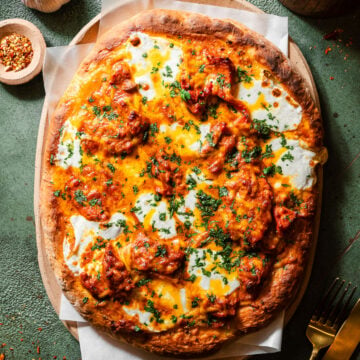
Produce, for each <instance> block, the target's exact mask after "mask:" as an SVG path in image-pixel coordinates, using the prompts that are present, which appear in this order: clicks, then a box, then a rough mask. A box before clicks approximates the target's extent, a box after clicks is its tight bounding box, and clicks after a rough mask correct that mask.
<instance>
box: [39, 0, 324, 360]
mask: <svg viewBox="0 0 360 360" xmlns="http://www.w3.org/2000/svg"><path fill="white" fill-rule="evenodd" d="M187 1H188V2H194V3H200V4H205V5H217V6H219V5H221V6H223V7H231V8H236V9H241V10H247V11H252V12H255V13H264V12H263V11H262V10H260V9H259V8H257V7H256V6H254V5H252V4H250V3H248V2H247V1H245V0H196V1H194V0H187ZM102 16H104V17H106V16H107V14H103V15H102ZM100 18H101V14H99V15H97V16H96V17H95V18H93V19H92V20H91V21H90V22H89V23H88V24H87V25H85V26H84V27H83V28H82V29H81V30H80V31H79V32H78V34H77V35H76V36H75V37H74V39H73V40H72V41H71V42H70V44H69V45H76V44H87V43H93V42H95V41H96V38H97V33H98V29H99V23H100ZM289 58H290V60H291V62H292V63H293V64H294V65H295V66H296V68H297V70H298V72H299V73H300V74H301V75H302V77H303V78H304V79H305V81H306V83H307V85H308V88H309V90H310V92H311V95H312V97H313V99H314V101H315V103H316V105H317V107H318V108H319V109H320V102H319V95H318V92H317V90H316V86H315V82H314V79H313V76H312V74H311V71H310V68H309V65H308V64H307V62H306V60H305V58H304V56H303V54H302V53H301V51H300V49H299V48H298V46H297V45H296V44H295V43H294V41H293V40H292V39H291V38H289ZM48 122H49V117H48V105H47V99H46V97H45V101H44V105H43V109H42V113H41V118H40V123H39V131H38V138H37V146H36V158H35V179H34V214H35V225H36V243H37V249H38V262H39V268H40V273H41V277H42V281H43V283H44V286H45V290H46V293H47V295H48V297H49V299H50V302H51V304H52V306H53V307H54V309H55V311H56V313H57V314H59V312H60V301H61V288H60V286H59V284H58V282H57V280H56V278H55V275H54V273H53V270H52V268H51V266H50V264H49V261H48V259H47V256H46V252H45V246H44V242H43V230H42V227H41V219H40V182H41V173H42V169H41V164H42V159H43V154H44V140H45V138H46V134H47V131H48ZM318 184H319V189H322V170H321V169H320V171H319V172H318ZM320 209H321V191H320V194H319V204H318V207H317V214H316V218H315V221H314V239H313V242H312V247H311V250H310V254H309V261H308V264H307V267H306V271H305V276H304V278H303V282H302V284H301V286H300V288H299V290H298V292H297V294H296V297H295V300H294V301H293V302H292V303H291V304H290V306H289V308H288V309H287V310H286V313H285V323H287V322H288V321H289V320H290V319H291V317H292V315H293V314H294V312H295V311H296V308H297V307H298V305H299V303H300V301H301V299H302V297H303V295H304V292H305V290H306V287H307V284H308V282H309V278H310V274H311V269H312V265H313V261H314V256H315V250H316V243H317V237H318V231H319V222H320ZM63 323H64V325H65V327H66V328H67V329H68V330H69V331H70V332H71V334H72V335H73V336H74V337H75V338H76V339H77V340H78V339H79V337H78V332H77V325H76V322H75V321H63ZM236 359H237V360H240V359H245V357H237V358H236Z"/></svg>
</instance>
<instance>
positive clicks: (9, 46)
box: [0, 33, 34, 71]
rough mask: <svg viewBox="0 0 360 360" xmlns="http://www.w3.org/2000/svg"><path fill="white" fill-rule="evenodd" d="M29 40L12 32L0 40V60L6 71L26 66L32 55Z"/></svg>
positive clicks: (17, 69)
mask: <svg viewBox="0 0 360 360" xmlns="http://www.w3.org/2000/svg"><path fill="white" fill-rule="evenodd" d="M33 53H34V52H33V48H32V45H31V41H30V40H29V39H28V38H27V37H26V36H24V35H20V34H17V33H12V34H10V35H6V36H4V37H3V38H2V39H1V41H0V61H1V62H2V64H3V65H4V66H5V70H6V71H19V70H22V69H24V68H26V67H27V66H28V65H29V64H30V62H31V60H32V57H33Z"/></svg>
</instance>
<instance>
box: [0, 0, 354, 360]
mask: <svg viewBox="0 0 360 360" xmlns="http://www.w3.org/2000/svg"><path fill="white" fill-rule="evenodd" d="M251 2H252V3H253V4H255V5H257V6H258V7H260V8H262V9H264V10H265V11H267V12H269V13H273V14H278V15H283V16H289V31H290V35H291V36H292V38H293V39H294V40H295V42H296V43H297V44H298V45H299V47H300V49H301V50H302V52H303V54H304V55H305V57H306V59H307V60H308V62H309V65H310V68H311V70H312V72H313V75H314V78H315V82H316V84H317V87H318V91H319V94H320V100H321V106H322V113H323V119H324V126H325V134H326V140H325V141H326V146H327V147H328V149H329V161H328V163H327V165H326V166H325V176H324V178H325V184H324V194H323V195H324V200H323V210H322V216H321V226H320V236H319V242H318V249H317V255H316V258H315V263H314V268H313V273H312V276H311V279H310V284H309V287H308V289H307V292H306V293H305V296H304V298H303V301H302V303H301V304H300V306H299V308H298V310H297V312H296V314H295V316H294V317H293V319H292V320H291V321H290V323H289V325H288V326H287V327H286V330H285V335H284V339H283V351H282V352H281V353H278V354H273V355H266V356H257V357H256V359H265V358H266V359H304V358H307V357H308V356H309V353H310V349H311V347H310V344H309V343H308V341H307V340H306V338H305V328H306V324H307V322H308V320H309V318H310V316H311V313H312V311H313V308H314V306H315V304H316V303H317V301H318V300H319V298H320V296H321V294H322V293H323V291H324V289H325V288H326V286H327V285H328V284H329V282H330V281H331V279H332V278H333V277H334V276H336V275H340V276H343V277H344V278H346V279H348V280H351V281H355V282H356V281H357V282H359V274H360V265H359V259H360V241H359V240H358V241H356V239H357V238H356V234H357V233H358V232H359V227H360V221H359V217H360V206H359V204H360V159H358V158H357V156H359V151H360V139H359V133H360V131H359V130H360V119H359V115H358V109H359V105H360V98H359V97H360V71H359V68H360V54H359V51H360V49H359V48H360V40H359V29H360V22H359V16H360V13H359V11H352V12H351V13H350V14H348V15H346V16H343V17H340V18H332V19H321V20H317V19H310V18H304V17H299V16H297V15H294V14H292V13H291V12H289V11H288V10H287V9H286V8H284V7H283V6H282V5H281V4H280V3H278V1H277V0H270V1H261V0H252V1H251ZM99 11H100V1H99V0H72V1H71V2H70V3H69V4H67V5H65V6H63V8H62V9H61V10H60V11H58V12H56V13H53V14H42V13H40V12H37V11H34V10H30V9H27V8H26V7H24V6H23V5H22V3H21V2H20V0H0V20H3V19H7V18H14V17H20V18H23V19H26V20H29V21H31V22H33V23H34V24H35V25H37V26H38V27H39V29H40V30H41V32H42V33H43V35H44V37H45V40H46V43H47V45H48V46H57V45H66V44H68V43H69V42H70V40H71V39H72V38H73V36H74V35H75V34H76V33H77V32H78V31H79V30H80V29H81V27H82V26H83V25H85V24H86V23H87V22H88V21H89V20H90V19H91V18H93V17H94V16H95V15H96V14H98V12H99ZM336 28H341V29H343V30H344V31H343V33H342V34H341V36H340V38H341V39H342V42H339V41H325V40H323V35H324V34H326V33H328V32H331V31H333V30H334V29H336ZM351 38H352V45H350V46H346V43H348V41H349V40H350V39H351ZM348 45H349V44H348ZM328 46H330V47H331V48H332V51H330V52H329V53H328V54H327V55H326V54H325V52H324V51H325V49H326V48H327V47H328ZM344 57H346V60H345V59H344ZM331 76H332V77H334V80H330V77H331ZM43 100H44V88H43V83H42V77H41V75H39V76H37V77H36V78H35V79H34V80H32V81H31V82H29V83H28V84H26V85H20V86H16V87H11V86H6V85H0V146H1V150H0V153H1V155H2V156H1V162H0V163H1V172H0V199H1V200H0V215H1V216H0V228H1V230H2V231H1V238H0V244H1V247H0V294H1V295H0V323H1V325H0V353H1V352H4V353H5V354H6V359H33V358H35V359H39V357H41V358H42V359H53V358H54V356H57V358H58V359H62V358H63V356H66V359H80V350H79V345H78V343H77V341H76V340H75V339H74V338H73V337H72V336H71V335H70V333H69V332H68V331H67V330H66V328H65V327H64V326H63V325H62V323H61V322H60V321H59V320H58V318H57V315H56V314H55V312H54V310H53V308H52V307H51V304H50V302H49V300H48V298H47V295H46V293H45V290H44V287H43V284H42V281H41V277H40V272H39V269H38V264H37V250H36V242H35V228H34V222H33V177H34V159H35V145H36V136H37V129H38V123H39V119H40V113H41V108H42V104H43ZM357 236H359V234H357ZM347 248H348V251H347V252H346V254H345V255H343V254H344V252H345V249H347ZM358 295H359V293H358ZM38 328H42V330H41V331H39V330H38ZM21 339H23V340H21ZM2 343H6V346H4V347H3V348H1V344H2ZM37 346H40V355H39V354H37V351H36V348H37ZM10 348H13V350H10ZM358 357H359V358H360V356H359V351H358V352H357V355H356V354H355V355H354V356H353V359H355V358H358Z"/></svg>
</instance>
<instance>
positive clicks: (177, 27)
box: [40, 9, 323, 356]
mask: <svg viewBox="0 0 360 360" xmlns="http://www.w3.org/2000/svg"><path fill="white" fill-rule="evenodd" d="M132 31H146V32H150V33H154V34H156V33H159V34H165V35H166V34H169V35H179V34H182V35H183V36H190V37H197V38H201V37H206V36H214V37H216V38H218V39H222V40H224V41H230V42H231V46H235V47H236V46H238V45H242V46H251V47H253V48H255V50H256V52H255V56H256V59H257V60H258V61H259V62H260V63H262V64H263V65H264V66H266V67H268V68H269V70H270V71H271V72H272V73H273V74H275V75H276V76H277V77H278V79H279V80H280V81H281V82H282V83H283V84H284V85H285V86H286V87H287V88H288V90H289V91H290V93H291V94H292V95H293V96H294V98H295V99H296V100H297V101H298V103H299V104H300V105H301V106H302V108H303V111H304V112H306V113H307V114H308V116H309V118H310V122H311V126H312V127H313V129H315V130H316V134H317V136H316V141H315V142H314V144H310V146H313V147H316V148H319V147H320V146H321V145H322V137H323V135H322V126H321V118H320V114H319V111H318V109H317V108H316V106H315V104H314V102H313V100H312V98H311V96H310V92H309V90H308V89H307V88H306V86H305V83H304V81H303V80H302V78H301V77H300V76H299V75H298V73H297V72H296V70H295V68H294V66H293V65H292V64H291V63H290V61H289V59H287V58H286V57H285V56H284V55H283V54H282V53H281V52H280V50H279V49H277V48H276V47H275V46H274V45H273V44H271V43H270V42H269V41H267V40H266V39H265V38H264V37H262V36H261V35H259V34H257V33H255V32H253V31H251V30H249V29H248V28H246V27H245V26H243V25H241V24H238V23H234V22H232V21H231V22H230V21H222V20H216V19H211V18H208V17H206V16H203V15H199V14H193V13H185V12H179V11H170V10H160V9H156V10H150V11H145V12H142V13H140V14H139V15H137V16H136V17H134V18H132V19H130V20H128V21H126V22H124V23H122V24H120V25H118V26H117V27H115V28H114V29H112V30H111V31H110V32H108V33H107V34H105V35H104V36H103V37H102V38H101V39H100V40H99V41H98V43H97V45H96V46H95V48H94V50H93V51H92V52H91V54H90V55H89V56H88V57H87V58H86V59H85V60H84V61H83V63H82V65H81V66H80V68H79V70H78V72H77V76H79V77H80V78H81V77H83V76H86V71H87V69H88V66H89V65H90V64H92V63H96V62H97V61H99V60H101V58H102V57H103V56H105V55H106V53H107V52H108V51H111V49H113V48H115V47H117V46H119V45H120V44H121V43H122V42H124V41H125V40H126V39H127V38H128V36H129V34H130V33H131V32H132ZM71 92H72V89H71V85H70V87H69V88H68V90H67V93H71ZM63 98H64V97H63ZM66 111H67V109H66V103H65V102H64V101H60V103H59V105H58V106H57V108H56V110H55V113H54V115H53V116H52V119H51V123H50V125H49V128H48V131H47V136H46V146H45V152H44V156H43V163H42V181H41V194H40V215H41V226H42V230H43V243H44V246H45V248H46V253H47V256H48V258H49V260H50V263H51V266H52V268H53V269H54V272H55V275H56V277H57V279H58V281H59V283H60V286H61V287H62V289H63V290H64V293H65V295H66V296H67V297H68V299H69V300H70V302H71V303H72V304H73V305H74V306H75V307H76V308H77V310H78V311H79V312H80V314H81V315H82V316H83V317H84V318H85V319H87V320H89V321H90V322H91V323H92V324H93V325H95V326H96V327H98V328H101V329H102V330H104V331H105V332H107V333H109V334H110V335H112V336H114V334H111V331H110V329H109V325H110V324H107V323H106V321H104V320H103V319H102V318H101V317H100V316H99V315H98V314H97V313H95V312H93V309H92V308H91V307H90V306H89V305H88V304H83V303H82V302H81V301H79V299H81V297H82V294H83V293H84V294H85V292H84V290H83V289H82V288H81V287H79V286H78V283H77V282H76V281H74V280H73V276H72V274H71V273H70V271H69V270H68V269H67V268H66V266H65V265H64V264H63V262H62V261H59V260H61V259H62V253H61V252H60V251H59V248H58V246H56V244H57V243H58V241H62V239H59V236H57V226H58V225H57V223H58V218H59V216H61V214H59V213H58V211H57V209H56V207H55V206H54V202H55V197H54V195H53V191H52V187H51V183H50V181H51V169H50V165H49V161H48V159H49V156H50V153H51V150H52V147H53V146H56V144H57V139H58V132H59V129H60V127H61V126H62V123H63V121H64V119H65V118H66ZM318 171H321V169H318ZM321 190H322V189H321V188H319V187H318V186H317V187H316V189H315V191H314V192H315V194H318V193H319V192H320V191H321ZM315 196H316V195H315ZM298 226H301V227H302V230H301V231H299V232H298V233H297V239H295V241H294V243H293V245H292V246H289V250H291V247H296V248H298V249H299V250H298V253H300V254H301V256H300V257H299V258H298V259H296V265H295V264H294V266H289V267H288V268H287V269H286V270H285V271H284V270H283V269H281V271H280V270H279V271H276V272H275V274H274V281H271V283H268V284H267V286H265V287H264V291H263V293H262V294H261V295H260V298H261V302H262V303H261V304H260V302H259V306H258V307H253V306H252V307H245V308H242V309H241V312H240V314H241V318H242V319H245V321H244V322H243V324H242V325H240V329H239V332H247V331H250V330H253V329H256V328H258V327H261V326H263V325H265V324H267V323H268V322H269V321H270V320H271V319H272V318H273V317H274V315H275V314H276V313H277V311H278V310H280V309H282V308H285V307H287V306H288V305H289V303H290V302H291V299H293V297H294V295H295V294H296V292H297V289H298V288H299V285H300V282H301V279H302V276H303V272H304V268H305V266H306V259H307V254H308V250H309V247H310V246H311V243H312V241H313V239H312V235H313V231H312V219H307V220H306V221H303V222H302V223H301V224H300V225H298ZM315 226H318V224H315ZM84 296H85V295H84ZM247 312H249V313H250V315H249V316H247ZM254 319H256V321H255V322H254ZM246 320H248V322H246ZM173 336H174V334H173V333H172V332H171V331H169V332H166V333H160V334H154V335H153V336H151V337H149V338H147V339H146V343H144V339H143V338H142V337H141V336H140V337H138V338H137V337H131V336H127V337H126V340H127V341H128V342H131V343H133V344H134V345H136V346H139V347H142V348H145V349H146V350H148V351H155V352H158V353H162V354H168V355H182V356H185V355H187V356H190V355H195V354H203V353H206V352H209V351H211V350H214V349H216V348H218V347H219V345H220V343H221V342H224V341H225V340H226V339H231V338H233V337H234V334H233V333H229V334H227V336H226V337H224V338H223V339H217V340H214V341H212V342H208V343H205V342H203V343H198V342H194V341H192V340H191V339H193V337H191V336H188V334H185V333H181V332H178V336H176V341H175V342H174V339H173ZM118 338H119V336H118Z"/></svg>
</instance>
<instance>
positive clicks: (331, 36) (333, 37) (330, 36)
mask: <svg viewBox="0 0 360 360" xmlns="http://www.w3.org/2000/svg"><path fill="white" fill-rule="evenodd" d="M342 32H344V30H343V29H335V30H334V31H332V32H330V33H328V34H326V35H324V36H323V38H324V40H336V39H337V38H338V36H339V34H341V33H342Z"/></svg>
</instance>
